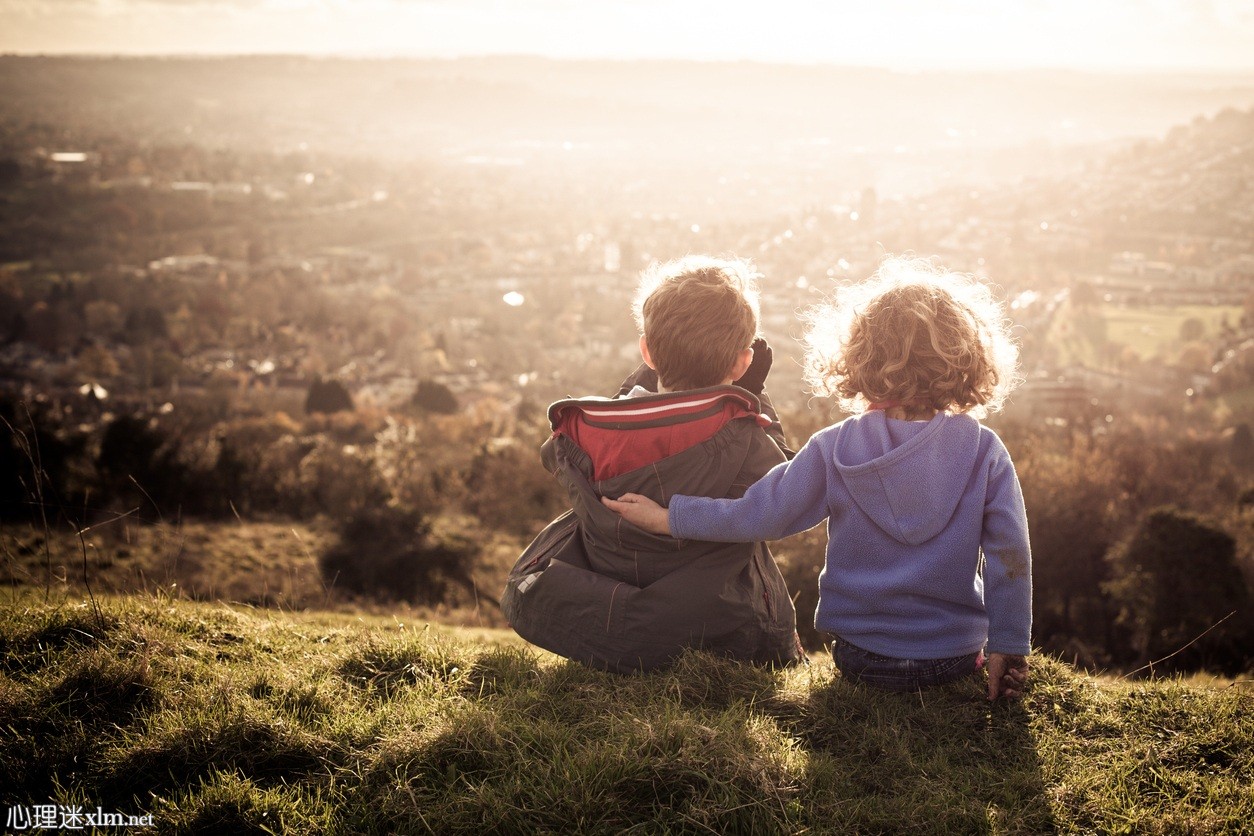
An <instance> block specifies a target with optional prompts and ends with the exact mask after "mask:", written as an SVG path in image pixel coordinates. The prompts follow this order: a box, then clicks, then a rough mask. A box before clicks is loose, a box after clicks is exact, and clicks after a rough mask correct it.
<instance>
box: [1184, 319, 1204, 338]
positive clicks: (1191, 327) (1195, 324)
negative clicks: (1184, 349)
mask: <svg viewBox="0 0 1254 836" xmlns="http://www.w3.org/2000/svg"><path fill="white" fill-rule="evenodd" d="M1205 334H1206V324H1205V323H1203V322H1202V320H1200V319H1198V318H1197V317H1195V316H1191V317H1189V318H1188V319H1186V320H1184V321H1183V322H1181V323H1180V342H1184V343H1191V342H1194V341H1195V340H1200V339H1201V338H1202V337H1203V336H1205Z"/></svg>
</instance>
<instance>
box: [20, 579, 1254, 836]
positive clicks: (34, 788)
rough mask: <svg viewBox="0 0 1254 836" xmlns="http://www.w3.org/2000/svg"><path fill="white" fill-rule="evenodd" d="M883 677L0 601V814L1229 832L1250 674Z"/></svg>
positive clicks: (1237, 827) (232, 827)
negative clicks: (997, 697) (642, 668)
mask: <svg viewBox="0 0 1254 836" xmlns="http://www.w3.org/2000/svg"><path fill="white" fill-rule="evenodd" d="M1032 664H1033V678H1032V681H1031V684H1030V686H1029V689H1028V691H1027V693H1026V695H1025V697H1024V699H1023V700H1021V701H1018V702H1015V703H1009V704H995V705H990V704H989V703H987V702H986V701H985V700H984V699H983V693H982V688H981V686H980V684H979V683H977V682H975V681H972V682H970V683H969V684H961V685H954V686H948V687H945V688H941V689H937V690H933V691H928V692H925V693H923V694H915V695H892V694H884V693H880V692H875V691H871V690H868V689H866V688H864V687H861V686H855V685H851V684H849V683H847V682H844V681H843V680H842V679H841V678H840V676H839V674H838V673H837V672H836V671H835V670H834V669H833V666H832V665H831V663H830V661H828V660H826V659H823V658H817V659H815V661H814V663H813V664H812V665H811V666H809V667H808V668H803V669H793V670H789V671H785V672H773V671H769V670H763V669H759V668H753V667H749V666H745V665H740V664H736V663H731V662H726V661H721V660H718V659H713V658H709V657H706V656H703V655H700V654H693V655H690V656H688V657H685V658H684V659H682V660H681V661H680V663H679V664H678V665H677V666H676V667H675V668H674V669H673V670H670V671H668V672H664V673H657V674H650V675H646V676H628V677H622V676H614V675H610V674H604V673H599V672H596V671H591V670H587V669H585V668H583V667H581V666H579V665H577V664H574V663H570V662H566V661H563V660H560V659H557V658H555V657H553V656H552V655H550V654H547V653H543V652H539V651H535V650H533V649H530V648H528V647H527V646H525V645H523V644H522V643H521V642H520V641H519V640H518V639H516V638H515V637H513V636H512V634H509V633H506V632H501V631H487V630H478V631H467V630H460V629H452V628H440V627H436V626H431V625H427V624H423V623H409V622H407V621H403V620H397V619H389V618H385V617H370V616H350V615H333V614H318V613H286V612H279V611H275V610H259V609H251V608H247V607H240V606H227V605H224V604H196V603H190V602H186V601H182V600H176V599H172V598H168V597H142V596H136V597H126V598H112V599H108V600H105V601H103V602H102V603H101V604H100V606H99V607H98V608H97V607H95V606H93V605H92V604H91V603H90V602H87V601H81V600H52V601H48V602H45V601H44V600H43V596H42V594H40V593H33V592H25V593H15V592H9V593H7V594H6V596H5V600H4V601H3V603H0V728H2V729H4V733H3V736H0V806H4V807H6V811H11V810H12V809H13V808H14V807H22V808H23V809H29V808H30V807H31V806H32V805H64V807H74V806H79V807H82V808H83V809H85V810H95V809H97V808H98V807H99V808H101V809H103V810H104V811H116V812H119V813H125V814H131V815H149V814H151V815H152V816H153V817H154V820H155V823H156V825H157V830H158V832H162V833H239V834H246V833H302V834H306V833H336V834H339V833H344V834H349V833H378V834H385V833H439V834H444V833H476V834H477V833H485V832H492V833H572V832H579V833H625V832H630V833H755V834H756V833H886V832H892V833H936V834H942V833H944V834H948V833H1031V834H1037V833H1051V832H1061V833H1233V834H1235V833H1242V832H1248V826H1249V822H1251V821H1254V788H1252V787H1251V784H1250V775H1251V774H1254V693H1251V691H1250V690H1249V686H1248V683H1234V684H1227V685H1226V686H1224V685H1218V686H1211V687H1205V686H1200V685H1188V684H1185V683H1182V682H1179V681H1166V682H1157V683H1128V682H1122V681H1112V680H1098V679H1094V678H1090V677H1087V676H1084V675H1082V674H1079V673H1077V672H1076V671H1075V670H1073V669H1072V668H1070V667H1068V666H1067V665H1065V664H1062V663H1060V662H1057V661H1055V660H1052V659H1050V658H1047V657H1043V656H1033V658H1032Z"/></svg>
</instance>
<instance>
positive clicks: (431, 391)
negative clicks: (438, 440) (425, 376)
mask: <svg viewBox="0 0 1254 836" xmlns="http://www.w3.org/2000/svg"><path fill="white" fill-rule="evenodd" d="M411 403H413V405H414V406H416V407H418V408H419V409H421V410H423V411H425V412H434V413H437V414H439V415H453V414H455V413H456V412H457V410H459V409H461V405H460V404H459V403H458V402H457V395H455V394H453V390H452V389H450V388H448V387H447V386H445V385H444V384H443V383H440V382H439V381H436V380H420V381H418V388H417V389H416V390H415V391H414V397H413V399H412V400H411Z"/></svg>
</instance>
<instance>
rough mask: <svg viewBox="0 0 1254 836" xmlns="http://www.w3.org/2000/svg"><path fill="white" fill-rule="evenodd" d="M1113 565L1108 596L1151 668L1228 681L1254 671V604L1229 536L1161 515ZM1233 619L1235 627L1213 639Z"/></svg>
mask: <svg viewBox="0 0 1254 836" xmlns="http://www.w3.org/2000/svg"><path fill="white" fill-rule="evenodd" d="M1109 559H1110V563H1111V569H1112V575H1113V580H1111V581H1110V582H1108V583H1107V584H1106V589H1107V590H1108V591H1109V593H1110V594H1111V596H1112V597H1113V598H1114V600H1115V601H1116V602H1117V603H1118V604H1119V607H1120V611H1119V622H1120V624H1122V625H1123V626H1125V627H1126V628H1127V629H1128V630H1129V631H1130V633H1131V636H1132V643H1133V646H1134V647H1135V649H1136V650H1137V652H1138V653H1139V654H1140V656H1141V661H1142V662H1143V663H1148V662H1150V661H1151V660H1153V661H1155V662H1157V661H1158V660H1164V661H1163V665H1162V667H1164V668H1166V669H1168V670H1193V669H1197V668H1198V667H1202V666H1208V667H1215V668H1219V669H1221V670H1224V671H1226V672H1228V673H1236V672H1238V671H1240V670H1242V669H1243V668H1244V667H1245V665H1247V664H1248V663H1249V661H1250V659H1249V651H1248V646H1247V645H1246V644H1245V641H1246V640H1247V639H1248V638H1249V629H1248V626H1247V625H1248V623H1249V610H1250V606H1251V600H1250V599H1251V596H1250V592H1249V590H1248V589H1247V587H1246V585H1245V579H1244V577H1243V576H1242V574H1241V570H1240V567H1239V566H1238V564H1237V561H1236V544H1235V542H1234V540H1233V538H1232V537H1231V536H1230V535H1229V534H1228V533H1227V532H1225V531H1223V530H1222V529H1219V528H1216V527H1214V526H1212V525H1210V524H1208V523H1206V522H1205V521H1203V520H1202V519H1201V518H1199V517H1197V516H1195V515H1193V514H1189V513H1186V512H1183V511H1181V510H1179V509H1178V508H1174V507H1162V508H1156V509H1154V510H1152V511H1150V512H1149V513H1148V514H1146V515H1145V517H1144V518H1143V519H1142V520H1141V522H1140V524H1139V525H1138V526H1137V527H1136V529H1135V530H1134V531H1133V532H1132V534H1131V536H1130V537H1128V539H1127V540H1125V541H1124V542H1123V543H1121V544H1120V545H1119V546H1118V547H1117V548H1116V549H1115V550H1114V551H1112V552H1111V554H1110V558H1109ZM1231 612H1236V615H1235V616H1234V617H1233V619H1234V620H1233V621H1229V622H1225V623H1224V624H1222V625H1220V626H1219V627H1217V628H1216V629H1214V630H1213V631H1210V632H1207V631H1208V630H1209V629H1210V628H1211V627H1213V626H1214V625H1215V624H1216V623H1217V622H1219V621H1220V620H1221V619H1223V618H1224V616H1226V615H1227V614H1228V613H1231ZM1204 633H1205V635H1203V634H1204ZM1199 636H1200V638H1198V637H1199ZM1194 639H1196V641H1194ZM1169 656H1170V658H1169V659H1166V658H1165V657H1169Z"/></svg>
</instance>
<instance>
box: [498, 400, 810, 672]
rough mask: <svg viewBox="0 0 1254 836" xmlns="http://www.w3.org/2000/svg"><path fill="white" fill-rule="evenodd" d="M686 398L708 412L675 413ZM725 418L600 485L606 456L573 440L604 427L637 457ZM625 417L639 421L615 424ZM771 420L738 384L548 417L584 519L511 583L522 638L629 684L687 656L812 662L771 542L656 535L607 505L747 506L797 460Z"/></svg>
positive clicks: (582, 404)
mask: <svg viewBox="0 0 1254 836" xmlns="http://www.w3.org/2000/svg"><path fill="white" fill-rule="evenodd" d="M677 398H679V399H683V398H689V399H693V398H695V399H696V400H695V401H690V402H695V403H700V404H706V403H708V404H709V406H708V407H706V406H704V405H703V406H701V407H700V408H701V409H703V410H704V412H701V413H700V414H697V413H693V412H692V410H691V409H689V410H688V411H687V412H686V413H685V412H684V410H682V409H681V410H679V411H678V412H679V413H680V414H671V413H669V412H668V404H672V405H673V404H675V403H676V399H677ZM624 404H626V405H629V407H624V406H623V405H624ZM614 405H617V407H618V408H617V411H615V409H614ZM598 410H599V411H598ZM716 410H722V411H723V417H724V418H725V419H727V420H726V421H725V423H724V424H723V425H722V426H721V427H720V428H718V429H717V430H716V431H715V432H714V433H713V434H712V435H709V436H708V437H705V438H703V439H702V440H699V441H697V442H696V443H694V444H692V446H688V447H687V448H686V449H681V450H679V452H675V453H673V454H671V455H667V456H665V457H664V458H662V459H660V460H658V461H655V462H652V463H650V464H647V465H644V466H639V467H635V468H634V469H631V470H628V471H627V472H624V473H619V474H615V475H612V476H610V477H609V478H601V479H599V480H597V479H596V478H595V474H596V473H597V472H598V467H597V462H595V461H594V458H593V455H592V454H590V452H589V451H588V450H585V449H583V448H582V447H580V446H579V444H577V443H576V442H575V440H574V439H573V438H572V435H578V433H577V432H574V431H573V425H572V423H571V422H572V420H576V421H578V422H582V424H583V425H584V426H585V427H586V426H589V425H590V426H594V427H595V428H596V431H597V432H599V433H600V435H598V436H597V438H599V439H601V440H602V441H605V440H607V439H608V441H609V445H608V446H609V447H614V446H615V445H617V446H618V448H619V449H626V450H628V451H629V452H638V451H633V450H632V445H633V443H634V441H635V440H636V439H641V440H642V443H645V442H644V440H645V437H646V436H647V437H648V438H649V439H653V440H656V438H657V437H658V435H659V433H662V434H666V433H670V432H674V433H678V434H682V433H684V432H692V431H693V429H694V426H695V424H694V423H693V422H696V421H702V420H710V415H711V414H712V413H713V412H714V411H716ZM624 411H625V412H627V413H631V415H630V416H629V417H627V418H624V419H621V420H620V418H619V417H616V416H617V415H618V414H619V413H623V412H624ZM761 412H762V408H761V404H760V402H759V400H758V398H757V397H756V396H754V395H752V394H751V393H749V392H747V391H745V390H743V389H740V388H738V387H736V386H716V387H710V388H708V389H699V390H690V391H688V392H682V393H673V394H665V395H651V396H644V397H638V398H631V399H629V400H625V401H624V400H616V401H610V400H606V399H601V398H589V399H583V400H568V401H559V402H557V403H555V404H553V406H551V407H550V409H549V417H550V421H551V422H552V424H553V426H554V430H555V432H554V435H553V436H552V437H551V438H550V439H549V440H548V441H547V442H545V444H544V445H543V447H542V448H541V460H542V462H543V463H544V466H545V468H547V469H548V470H549V471H550V472H551V473H553V474H554V476H555V477H556V478H557V479H558V481H559V482H560V483H561V484H562V486H563V487H564V488H565V489H566V491H567V493H568V494H569V496H570V502H571V510H570V511H568V512H566V513H565V514H563V515H562V516H560V517H558V518H557V519H556V520H554V521H553V522H552V523H550V524H549V526H548V527H547V528H545V529H544V531H542V532H541V533H540V535H539V536H538V537H536V539H535V540H534V541H533V542H532V543H531V545H530V546H528V547H527V549H526V551H524V553H523V555H522V557H521V558H519V560H518V562H517V564H516V565H515V567H514V569H513V571H512V572H511V573H510V576H509V579H508V581H507V583H506V587H505V592H504V594H503V596H502V600H501V603H502V609H503V610H504V612H505V615H506V617H507V618H508V620H509V622H510V624H511V625H512V626H513V627H514V629H515V630H516V631H517V632H518V634H519V635H521V636H522V637H523V638H525V639H527V640H528V641H530V642H532V643H533V644H536V645H539V646H540V647H544V648H546V649H548V650H551V651H553V652H554V653H557V654H559V655H562V656H565V657H567V658H569V659H574V660H577V661H579V662H582V663H584V664H586V665H589V666H592V667H596V668H601V669H606V670H610V671H616V672H620V673H625V672H630V671H648V670H652V669H655V668H658V667H662V666H665V665H667V664H669V663H671V662H673V661H674V660H675V659H676V658H677V657H678V656H679V655H680V654H681V653H682V652H683V651H684V649H685V648H697V649H701V650H706V651H709V652H712V653H715V654H719V655H723V656H727V657H730V658H733V659H738V660H742V661H746V662H754V663H761V664H789V663H794V662H797V661H800V660H801V659H803V658H804V654H803V653H802V651H801V650H800V647H799V644H798V641H797V637H796V611H795V609H794V608H793V605H792V600H791V599H790V597H789V595H788V590H787V588H786V586H785V584H784V580H783V577H782V576H781V575H780V571H779V567H778V566H777V565H776V563H775V560H774V558H773V557H772V556H771V553H770V551H769V550H768V549H767V547H766V544H765V543H710V542H702V541H695V540H675V539H672V538H670V537H665V536H657V535H654V534H650V533H648V532H645V531H643V530H641V529H639V528H636V527H635V526H633V525H631V524H630V523H627V522H625V521H624V520H622V519H621V518H620V517H618V515H616V514H614V513H613V512H612V511H610V510H609V509H607V508H606V507H605V506H603V505H602V504H601V502H600V498H601V497H602V496H611V497H617V496H619V495H621V494H623V493H627V492H634V493H640V494H644V495H646V496H649V497H651V498H652V499H654V500H656V501H658V502H661V503H662V504H665V503H666V501H667V498H668V497H670V496H672V495H674V494H677V493H683V494H691V495H699V496H712V497H736V496H740V495H742V494H743V493H744V491H745V489H746V488H747V487H748V486H749V485H751V484H752V483H753V482H755V481H757V480H758V479H759V478H760V477H761V476H762V475H763V474H765V473H766V472H767V471H768V470H770V468H771V467H773V466H774V465H776V464H778V463H780V462H782V461H784V459H785V456H784V453H783V452H781V450H780V447H779V446H778V445H777V444H776V443H775V442H774V441H773V440H772V439H771V438H770V437H769V436H768V435H767V433H766V431H765V430H764V427H765V426H767V425H769V423H770V420H769V418H768V416H764V415H762V414H761ZM655 413H656V414H659V415H661V416H662V417H660V418H655V417H654V414H655ZM607 416H608V417H607ZM729 416H730V417H729ZM668 421H669V422H671V423H666V422H668ZM564 428H566V429H564ZM698 432H699V431H698ZM617 433H628V434H633V433H634V434H635V435H628V436H626V437H617V436H616V434H617ZM585 443H587V442H586V441H585ZM684 443H686V440H685V442H684ZM590 446H594V445H590ZM594 452H595V451H594ZM602 453H604V450H602ZM602 464H604V462H602Z"/></svg>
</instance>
